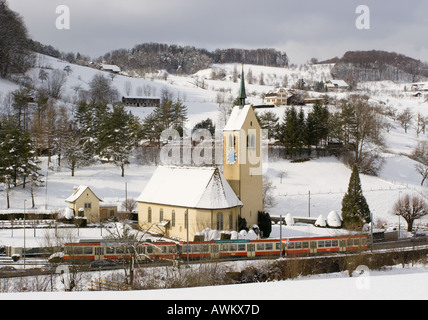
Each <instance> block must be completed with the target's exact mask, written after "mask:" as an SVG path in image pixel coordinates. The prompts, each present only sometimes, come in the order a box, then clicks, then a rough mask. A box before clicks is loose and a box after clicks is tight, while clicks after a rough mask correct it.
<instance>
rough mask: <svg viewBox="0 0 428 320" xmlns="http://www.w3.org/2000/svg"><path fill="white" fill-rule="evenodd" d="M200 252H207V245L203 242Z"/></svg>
mask: <svg viewBox="0 0 428 320" xmlns="http://www.w3.org/2000/svg"><path fill="white" fill-rule="evenodd" d="M201 252H208V245H207V244H203V245H202V246H201Z"/></svg>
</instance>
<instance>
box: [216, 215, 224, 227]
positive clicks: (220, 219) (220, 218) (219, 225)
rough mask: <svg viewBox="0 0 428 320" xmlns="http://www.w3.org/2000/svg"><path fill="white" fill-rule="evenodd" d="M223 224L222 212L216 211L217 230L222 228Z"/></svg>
mask: <svg viewBox="0 0 428 320" xmlns="http://www.w3.org/2000/svg"><path fill="white" fill-rule="evenodd" d="M223 229H224V224H223V213H222V212H219V213H217V230H219V231H220V230H223Z"/></svg>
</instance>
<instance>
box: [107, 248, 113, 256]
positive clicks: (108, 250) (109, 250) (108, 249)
mask: <svg viewBox="0 0 428 320" xmlns="http://www.w3.org/2000/svg"><path fill="white" fill-rule="evenodd" d="M113 253H114V248H113V247H107V248H106V254H113Z"/></svg>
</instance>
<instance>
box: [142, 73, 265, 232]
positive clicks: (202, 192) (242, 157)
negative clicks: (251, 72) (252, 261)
mask: <svg viewBox="0 0 428 320" xmlns="http://www.w3.org/2000/svg"><path fill="white" fill-rule="evenodd" d="M238 98H239V105H238V106H235V107H234V108H233V110H232V113H231V115H230V118H229V120H228V122H227V124H226V126H225V127H224V130H223V172H221V171H220V169H219V168H213V167H162V166H160V167H158V168H157V169H156V171H155V173H154V174H153V176H152V178H151V179H150V181H149V183H148V184H147V186H146V188H145V189H144V191H143V192H142V194H141V195H140V197H139V198H138V199H137V202H138V221H139V225H140V227H141V228H143V229H146V230H147V229H149V230H151V231H154V232H159V233H162V234H165V235H167V236H170V237H176V238H180V239H187V237H189V239H194V237H195V235H196V234H197V233H199V232H201V231H203V230H205V229H207V228H210V229H215V230H218V231H222V230H227V231H239V229H238V228H239V221H240V220H241V221H242V220H243V219H245V221H246V222H247V225H248V226H250V227H251V226H253V225H254V224H257V223H258V212H259V211H263V175H262V153H261V137H262V130H261V127H260V124H259V122H258V120H257V117H256V115H255V112H254V109H253V107H252V106H250V105H246V104H245V99H246V98H247V96H246V93H245V83H244V70H242V76H241V88H240V93H239V97H238Z"/></svg>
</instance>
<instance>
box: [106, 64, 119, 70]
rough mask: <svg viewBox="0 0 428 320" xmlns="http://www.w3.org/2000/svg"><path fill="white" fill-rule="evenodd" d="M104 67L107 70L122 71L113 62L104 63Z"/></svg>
mask: <svg viewBox="0 0 428 320" xmlns="http://www.w3.org/2000/svg"><path fill="white" fill-rule="evenodd" d="M102 67H103V69H104V70H105V71H112V72H120V68H119V67H118V66H116V65H113V64H103V65H102Z"/></svg>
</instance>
